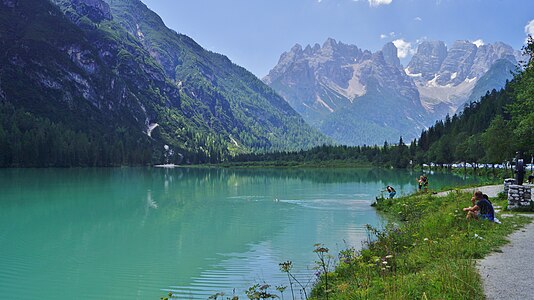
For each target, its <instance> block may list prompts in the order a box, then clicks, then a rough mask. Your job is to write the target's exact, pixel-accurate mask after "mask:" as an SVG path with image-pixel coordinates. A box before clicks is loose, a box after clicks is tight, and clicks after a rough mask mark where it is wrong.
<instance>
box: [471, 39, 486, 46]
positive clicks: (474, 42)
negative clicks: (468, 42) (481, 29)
mask: <svg viewBox="0 0 534 300" xmlns="http://www.w3.org/2000/svg"><path fill="white" fill-rule="evenodd" d="M473 44H475V45H476V46H477V47H480V46H483V45H484V41H483V40H482V39H478V40H476V41H473Z"/></svg>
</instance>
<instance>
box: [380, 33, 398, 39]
mask: <svg viewBox="0 0 534 300" xmlns="http://www.w3.org/2000/svg"><path fill="white" fill-rule="evenodd" d="M396 35H397V34H396V33H395V31H392V32H390V33H388V34H385V33H382V34H381V35H380V38H381V39H385V38H388V37H390V38H394V37H395V36H396Z"/></svg>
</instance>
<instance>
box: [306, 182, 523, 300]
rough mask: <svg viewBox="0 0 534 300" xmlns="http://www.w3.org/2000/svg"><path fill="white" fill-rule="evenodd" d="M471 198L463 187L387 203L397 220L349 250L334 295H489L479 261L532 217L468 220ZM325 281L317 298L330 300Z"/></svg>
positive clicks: (334, 276) (335, 275)
mask: <svg viewBox="0 0 534 300" xmlns="http://www.w3.org/2000/svg"><path fill="white" fill-rule="evenodd" d="M470 198H471V194H469V193H463V192H460V191H456V192H453V193H450V194H449V195H448V196H446V197H437V196H435V195H431V194H423V195H412V196H408V197H403V198H399V199H393V200H389V199H385V200H382V201H379V203H378V204H377V206H376V208H377V210H379V211H381V212H383V213H385V214H387V215H389V216H391V218H392V219H393V221H391V222H390V224H389V225H388V226H387V228H385V229H384V230H376V229H374V228H368V230H369V240H368V242H367V247H366V249H364V250H360V251H356V250H354V249H347V250H344V251H341V253H340V255H339V260H340V262H339V264H338V266H337V267H336V269H335V271H333V272H331V273H329V274H328V281H329V286H330V287H331V288H330V289H329V292H328V299H484V293H483V290H482V284H481V279H480V277H479V275H478V273H477V271H476V268H475V259H480V258H483V257H484V256H485V255H487V254H488V253H490V252H492V251H495V250H497V249H498V247H499V246H501V245H503V244H505V243H507V240H506V236H507V235H508V234H510V233H511V232H513V231H514V230H517V229H518V228H521V227H522V226H524V225H525V224H527V223H528V222H530V218H528V217H524V216H520V215H514V216H512V217H508V218H500V219H501V221H502V224H496V223H493V222H488V221H473V220H472V221H467V220H466V219H465V213H464V212H463V211H462V208H463V207H467V206H469V205H470ZM494 200H496V201H494V202H495V203H496V204H497V205H501V206H502V204H503V203H504V202H503V201H505V200H503V199H500V200H499V199H494ZM323 282H324V276H323V280H321V281H319V282H318V283H317V284H316V286H315V287H314V289H313V293H312V295H313V299H326V296H327V295H326V293H325V291H324V286H323Z"/></svg>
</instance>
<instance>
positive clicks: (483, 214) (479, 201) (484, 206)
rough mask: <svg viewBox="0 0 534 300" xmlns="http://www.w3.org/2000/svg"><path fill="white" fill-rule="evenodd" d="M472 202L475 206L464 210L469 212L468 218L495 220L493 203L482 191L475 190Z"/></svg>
mask: <svg viewBox="0 0 534 300" xmlns="http://www.w3.org/2000/svg"><path fill="white" fill-rule="evenodd" d="M471 203H472V204H473V206H470V207H466V208H464V211H466V212H467V216H466V218H467V219H482V220H489V221H494V219H495V210H494V209H493V205H492V204H491V202H490V201H489V200H488V199H485V198H484V195H483V194H482V192H481V191H476V192H475V194H474V195H473V198H471Z"/></svg>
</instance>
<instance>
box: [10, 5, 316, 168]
mask: <svg viewBox="0 0 534 300" xmlns="http://www.w3.org/2000/svg"><path fill="white" fill-rule="evenodd" d="M114 2H117V1H114ZM136 3H140V2H136ZM55 4H57V5H58V6H55V5H53V4H52V3H50V2H49V1H46V0H36V1H33V2H32V3H28V2H27V1H19V0H2V1H1V2H0V8H1V9H0V25H1V27H0V45H1V48H2V50H3V51H2V52H0V61H1V64H0V101H1V102H2V105H1V108H2V110H3V111H2V112H0V113H5V114H10V113H11V112H13V111H17V112H20V113H16V114H15V115H16V116H21V117H20V118H19V119H20V120H14V121H13V122H14V123H15V124H16V126H15V127H14V126H11V125H10V124H9V123H6V124H0V144H1V142H2V138H3V136H2V134H3V133H5V134H4V135H5V136H8V137H10V138H9V139H7V141H6V142H5V143H4V144H2V145H4V146H3V147H4V148H2V150H5V153H9V155H5V157H4V161H3V164H2V165H17V166H19V165H26V164H25V162H24V160H21V159H19V158H17V159H15V158H14V157H15V156H16V153H17V152H18V150H17V149H19V148H20V147H19V146H17V142H16V141H17V140H23V139H24V140H27V142H26V143H25V144H27V150H28V152H31V151H33V150H31V144H32V141H34V140H43V141H42V143H43V145H44V146H43V148H46V147H48V148H50V149H51V150H52V151H55V152H57V153H66V152H68V151H67V150H65V151H63V150H61V151H60V150H59V149H63V148H65V149H69V147H72V149H78V150H72V151H73V154H72V156H73V157H76V159H75V160H72V161H70V162H64V163H59V162H58V161H57V160H54V159H50V160H47V161H43V162H39V161H36V162H33V163H32V165H115V164H138V163H142V164H145V163H151V162H163V161H165V160H169V161H173V162H180V161H182V162H204V161H218V160H221V159H224V157H226V156H228V155H230V154H231V153H234V152H246V151H257V150H267V149H300V148H305V147H309V146H312V145H317V144H320V143H322V142H324V141H325V139H324V138H323V137H322V136H321V135H320V134H318V133H317V132H316V131H314V130H312V129H310V128H309V127H308V126H307V125H306V124H305V123H304V121H303V120H302V119H301V118H300V117H299V116H298V115H297V114H296V113H295V112H294V111H293V110H292V109H291V108H289V107H288V106H287V104H285V102H283V100H281V101H278V100H280V98H279V96H277V95H276V94H275V93H274V92H273V91H272V90H271V89H270V88H268V87H266V86H265V85H263V84H261V83H260V84H251V85H250V86H249V88H248V89H245V88H243V86H244V84H242V82H245V83H246V82H249V81H250V82H253V83H257V82H259V81H258V80H257V79H256V81H254V78H252V77H251V75H250V73H248V72H246V71H245V70H244V69H242V68H239V67H237V66H234V69H233V70H234V71H233V72H232V76H227V77H224V78H223V79H221V80H220V81H219V82H216V81H212V80H213V78H215V77H218V78H221V77H219V76H220V75H219V74H218V73H217V72H222V71H223V69H224V68H225V67H226V65H224V63H230V62H229V61H228V59H227V58H225V57H224V56H222V55H216V54H212V53H209V52H207V51H205V50H203V49H202V48H201V47H200V46H198V45H197V44H196V43H194V41H192V40H191V39H189V38H187V37H185V36H181V37H182V39H183V40H184V41H185V42H184V43H187V44H188V45H189V46H188V48H187V51H188V53H187V55H181V54H180V55H179V54H177V56H178V57H179V59H180V61H182V63H183V64H184V65H187V66H190V67H189V68H186V67H178V68H176V69H175V70H176V72H177V73H178V72H180V74H182V76H183V77H184V80H183V81H184V82H177V81H176V80H175V76H172V77H171V76H169V74H167V72H168V70H167V69H168V68H166V67H168V66H167V65H165V64H163V63H160V61H161V62H163V61H162V60H159V59H158V57H157V55H152V54H154V53H155V52H154V53H153V49H152V48H149V47H146V48H145V45H144V44H143V43H142V41H141V40H139V39H138V38H137V37H134V36H132V35H131V34H130V33H129V32H128V31H126V30H125V29H124V28H123V27H122V26H121V23H119V22H117V21H116V20H115V19H118V18H116V17H115V16H114V15H113V10H112V9H111V8H110V7H109V5H108V4H107V3H105V2H103V1H100V0H71V1H67V0H56V1H55ZM58 7H59V8H60V9H58ZM138 12H139V13H141V12H142V11H138ZM147 13H150V14H152V15H154V14H153V13H151V12H149V11H148V12H147ZM156 17H157V16H156ZM158 19H159V18H158ZM166 30H167V31H169V30H168V29H166ZM184 48H185V46H184ZM197 53H203V54H205V55H206V56H208V57H210V58H211V59H212V60H214V61H217V62H218V63H220V65H221V66H222V68H219V69H216V68H212V67H211V66H210V65H207V66H206V64H205V62H203V61H200V60H199V59H198V57H200V56H195V55H197ZM212 65H215V63H212ZM194 70H203V71H204V72H203V73H201V72H193V71H194ZM235 70H238V71H235ZM210 72H211V73H210ZM188 76H189V77H188ZM185 77H187V78H185ZM232 80H233V81H232ZM189 81H195V82H202V84H201V85H200V86H195V85H193V84H189V83H188V82H189ZM223 81H225V82H223ZM237 82H239V83H240V84H241V85H239V84H236V83H237ZM217 85H220V86H225V88H226V89H229V90H235V92H234V94H230V96H231V97H233V100H234V101H233V102H231V101H228V100H227V98H229V96H228V95H225V94H224V92H225V91H224V90H223V91H222V92H221V91H220V90H219V89H218V88H217ZM238 95H240V97H238ZM24 113H27V114H29V115H28V116H29V117H28V118H26V117H22V116H24ZM235 116H237V117H235ZM22 119H25V120H26V121H24V122H22V121H21V120H22ZM32 120H33V121H32ZM36 124H41V125H36ZM42 124H49V125H46V126H52V127H54V126H56V127H58V126H59V128H62V130H60V131H59V132H58V131H57V130H51V131H47V130H45V131H44V132H45V134H46V138H42V136H43V134H38V133H39V132H42V131H43V128H40V126H41V127H42V126H45V125H42ZM2 127H3V128H2ZM47 128H48V127H47ZM51 132H53V133H54V134H55V135H51ZM61 132H69V135H79V136H80V138H79V140H81V141H83V143H82V142H80V143H79V144H80V145H78V146H77V145H72V144H76V142H75V141H72V138H69V137H68V135H67V134H63V133H61ZM26 136H27V138H26ZM46 139H49V140H55V141H57V143H56V144H53V145H50V141H49V142H48V145H47V142H46V141H45V140H46ZM76 140H77V139H76ZM23 144H24V143H23ZM82 144H83V145H87V144H89V145H90V146H91V147H92V148H91V150H90V151H91V155H93V156H94V157H93V158H91V159H89V158H86V159H83V162H82V160H81V159H78V158H77V157H78V151H84V152H86V151H87V150H83V148H86V147H82V146H81V145H82ZM164 144H166V145H169V146H170V148H169V147H167V149H169V150H167V151H166V150H165V149H164V147H163V145H164ZM25 149H26V148H25ZM39 151H40V153H41V152H43V153H44V152H45V151H44V150H39ZM112 154H113V155H112ZM57 156H61V155H59V154H58V155H57ZM42 157H43V158H46V157H47V156H46V155H45V154H43V155H42Z"/></svg>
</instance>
